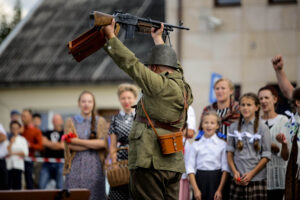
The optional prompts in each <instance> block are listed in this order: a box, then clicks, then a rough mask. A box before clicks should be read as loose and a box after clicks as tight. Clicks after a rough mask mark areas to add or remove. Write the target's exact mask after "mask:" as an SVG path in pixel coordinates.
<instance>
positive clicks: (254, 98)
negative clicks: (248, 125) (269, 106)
mask: <svg viewBox="0 0 300 200" xmlns="http://www.w3.org/2000/svg"><path fill="white" fill-rule="evenodd" d="M243 98H250V99H252V100H253V101H254V104H255V105H256V106H258V109H257V111H256V112H255V119H254V127H253V129H254V130H253V131H254V133H257V131H258V125H259V110H260V107H259V105H260V103H259V99H258V97H257V95H256V94H254V93H251V92H249V93H246V94H244V95H243V96H241V98H240V100H239V104H240V106H241V101H242V99H243ZM242 121H243V115H242V114H241V115H240V119H239V123H238V131H239V132H240V131H241V128H242ZM238 149H239V150H242V149H243V144H242V145H241V144H238ZM254 149H255V150H256V152H258V151H259V150H260V147H259V141H258V140H255V141H254Z"/></svg>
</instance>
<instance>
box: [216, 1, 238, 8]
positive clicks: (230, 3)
mask: <svg viewBox="0 0 300 200" xmlns="http://www.w3.org/2000/svg"><path fill="white" fill-rule="evenodd" d="M240 5H241V0H215V6H217V7H223V6H240Z"/></svg>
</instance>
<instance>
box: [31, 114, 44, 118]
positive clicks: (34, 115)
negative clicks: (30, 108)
mask: <svg viewBox="0 0 300 200" xmlns="http://www.w3.org/2000/svg"><path fill="white" fill-rule="evenodd" d="M36 117H37V118H40V119H41V118H42V116H41V114H39V113H34V114H33V115H32V118H36Z"/></svg>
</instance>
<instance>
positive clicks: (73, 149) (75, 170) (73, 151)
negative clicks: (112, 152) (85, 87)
mask: <svg viewBox="0 0 300 200" xmlns="http://www.w3.org/2000/svg"><path fill="white" fill-rule="evenodd" d="M78 107H79V109H80V114H79V115H75V116H74V117H72V118H71V119H68V120H67V122H66V124H65V135H66V136H67V135H73V136H74V134H75V136H76V137H71V138H68V139H66V140H65V166H64V174H66V181H65V188H67V189H70V188H87V189H89V190H90V193H91V195H90V199H91V200H94V199H95V200H96V199H105V198H106V195H105V175H104V170H103V165H104V161H105V157H106V155H107V128H108V127H107V124H106V121H105V119H104V118H102V117H96V114H95V108H96V104H95V97H94V95H93V94H92V93H91V92H89V91H83V92H82V93H81V94H80V96H79V99H78Z"/></svg>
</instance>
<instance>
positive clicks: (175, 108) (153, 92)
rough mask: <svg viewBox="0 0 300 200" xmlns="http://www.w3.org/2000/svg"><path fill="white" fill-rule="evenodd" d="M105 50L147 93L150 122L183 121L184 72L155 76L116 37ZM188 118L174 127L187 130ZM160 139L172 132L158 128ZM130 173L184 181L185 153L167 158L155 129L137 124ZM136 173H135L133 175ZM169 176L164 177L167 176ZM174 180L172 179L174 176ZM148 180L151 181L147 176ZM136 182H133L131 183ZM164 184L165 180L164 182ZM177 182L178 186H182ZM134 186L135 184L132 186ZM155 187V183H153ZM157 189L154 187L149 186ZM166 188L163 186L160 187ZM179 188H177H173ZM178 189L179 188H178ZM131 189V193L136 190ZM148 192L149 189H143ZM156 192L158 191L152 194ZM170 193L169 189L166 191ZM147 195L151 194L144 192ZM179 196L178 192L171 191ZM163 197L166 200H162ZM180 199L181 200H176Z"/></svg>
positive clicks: (132, 138) (131, 142)
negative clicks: (181, 177) (181, 176)
mask: <svg viewBox="0 0 300 200" xmlns="http://www.w3.org/2000/svg"><path fill="white" fill-rule="evenodd" d="M104 48H105V50H106V51H107V53H108V54H109V55H110V56H111V57H112V59H113V60H114V61H115V63H116V64H117V65H118V66H119V67H120V68H121V69H122V70H124V71H125V72H126V73H127V74H128V75H129V76H130V77H131V78H132V79H133V80H135V81H136V83H137V85H138V86H139V87H141V88H142V91H143V97H142V98H143V102H144V105H145V109H146V111H147V113H148V114H149V116H150V118H151V119H153V120H157V121H160V122H164V123H169V122H174V121H177V120H178V119H180V117H181V116H182V113H183V112H184V95H183V94H184V92H183V91H184V88H185V84H186V83H185V82H184V81H183V74H182V72H181V71H178V70H176V71H174V73H168V72H164V73H161V74H157V73H155V72H152V71H151V70H150V69H148V68H147V67H145V65H144V64H142V63H141V62H140V61H139V60H138V58H136V57H135V55H134V54H133V53H132V52H131V51H130V50H129V49H127V48H126V47H125V46H124V45H123V44H122V42H120V41H119V39H118V38H116V37H114V38H112V39H110V40H109V41H108V42H107V43H106V45H105V47H104ZM186 86H187V87H186V88H187V91H186V92H187V99H188V101H187V103H188V104H189V105H190V104H191V103H192V100H193V97H192V93H191V90H190V87H189V86H188V85H187V84H186ZM136 115H137V116H142V117H145V114H144V112H143V110H142V106H141V102H138V104H137V109H136ZM184 119H185V117H183V119H182V120H181V121H180V122H179V123H177V124H176V125H174V127H176V128H181V127H183V125H184V123H185V121H184ZM157 132H158V134H159V135H164V134H167V133H170V131H169V130H165V129H162V128H157ZM128 162H129V169H130V170H131V175H133V172H134V173H136V172H138V171H141V170H142V171H143V172H141V173H142V174H146V172H145V171H144V170H145V169H149V170H150V171H148V172H150V173H152V174H154V173H156V172H159V173H158V174H156V175H157V177H161V178H163V177H164V176H165V175H166V179H168V178H167V177H168V176H169V175H170V173H171V174H172V173H173V174H174V176H176V178H177V179H178V181H179V180H180V174H181V173H183V172H185V166H184V160H183V154H182V152H177V153H174V154H169V155H163V154H162V153H161V150H160V146H159V143H158V140H157V136H156V135H155V133H154V131H153V130H152V128H151V127H149V126H147V124H145V123H141V122H137V121H135V122H134V123H133V126H132V130H131V132H130V135H129V161H128ZM132 170H133V171H132ZM164 171H165V172H166V173H167V174H164V175H163V174H161V173H163V172H164ZM171 176H172V175H171ZM145 177H147V176H146V175H145ZM131 180H132V179H131ZM162 181H164V180H162ZM178 181H177V182H176V181H175V184H177V183H179V182H178ZM144 183H145V184H148V183H149V182H148V180H147V179H145V180H144ZM131 184H132V183H131ZM149 184H151V183H149ZM139 186H140V184H136V185H134V183H133V187H134V188H136V187H139ZM149 187H150V188H151V187H154V186H149ZM159 187H162V186H159ZM173 187H175V186H173ZM176 187H178V184H177V185H176ZM134 188H131V189H134ZM141 189H144V190H145V188H141ZM152 191H153V192H154V191H155V189H154V190H152ZM165 191H166V192H167V193H168V191H167V189H166V190H165ZM144 192H147V191H144ZM170 192H175V193H176V191H170ZM168 195H169V194H166V193H164V192H162V193H161V194H160V195H158V196H152V197H150V196H148V198H149V199H151V198H152V199H153V198H155V199H168V198H167V196H168ZM133 197H134V198H135V197H136V198H142V199H146V198H147V197H146V196H135V195H134V194H133ZM161 197H162V198H161ZM169 199H172V197H170V198H169ZM176 199H177V198H176Z"/></svg>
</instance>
